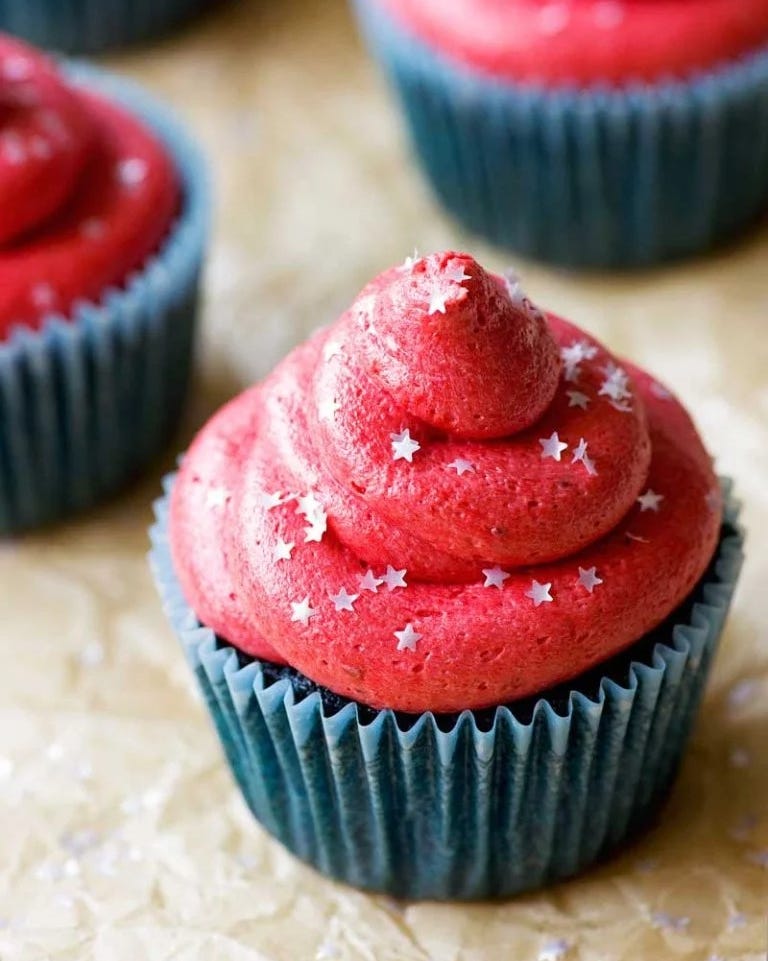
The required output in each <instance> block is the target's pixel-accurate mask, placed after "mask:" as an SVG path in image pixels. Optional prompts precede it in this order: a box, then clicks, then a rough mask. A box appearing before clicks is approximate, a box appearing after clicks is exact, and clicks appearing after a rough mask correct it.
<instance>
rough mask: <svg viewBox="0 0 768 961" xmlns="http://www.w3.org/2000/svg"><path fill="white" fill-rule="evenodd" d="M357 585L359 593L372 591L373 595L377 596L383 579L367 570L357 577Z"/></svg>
mask: <svg viewBox="0 0 768 961" xmlns="http://www.w3.org/2000/svg"><path fill="white" fill-rule="evenodd" d="M357 583H358V586H359V587H360V590H361V591H372V592H373V593H374V594H378V593H379V588H380V587H381V585H382V584H383V583H384V578H382V577H376V575H375V574H374V573H373V571H372V570H370V568H369V569H368V570H367V571H366V572H365V574H364V575H359V576H358V578H357Z"/></svg>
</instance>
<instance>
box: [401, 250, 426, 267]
mask: <svg viewBox="0 0 768 961" xmlns="http://www.w3.org/2000/svg"><path fill="white" fill-rule="evenodd" d="M420 260H421V257H420V256H419V252H418V250H417V249H416V248H415V247H414V248H413V256H412V257H406V258H405V260H404V261H403V263H402V265H401V266H400V267H398V270H402V271H411V270H413V268H414V267H415V266H416V264H417V263H418V262H419V261H420Z"/></svg>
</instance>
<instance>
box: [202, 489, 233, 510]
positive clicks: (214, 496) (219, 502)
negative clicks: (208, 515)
mask: <svg viewBox="0 0 768 961" xmlns="http://www.w3.org/2000/svg"><path fill="white" fill-rule="evenodd" d="M231 496H232V494H231V493H230V491H228V490H227V488H226V487H211V488H209V490H208V492H207V494H206V495H205V506H206V507H208V508H210V510H215V509H216V508H217V507H223V506H224V505H225V504H226V503H227V501H228V500H229V499H230V497H231Z"/></svg>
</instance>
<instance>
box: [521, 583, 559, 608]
mask: <svg viewBox="0 0 768 961" xmlns="http://www.w3.org/2000/svg"><path fill="white" fill-rule="evenodd" d="M551 587H552V583H551V582H550V583H549V584H539V582H538V581H536V580H533V581H531V589H530V590H529V591H526V592H525V596H526V597H530V599H531V600H532V601H533V606H534V607H538V606H539V604H550V603H551V602H552V599H553V598H552V595H551V594H550V592H549V591H550V588H551Z"/></svg>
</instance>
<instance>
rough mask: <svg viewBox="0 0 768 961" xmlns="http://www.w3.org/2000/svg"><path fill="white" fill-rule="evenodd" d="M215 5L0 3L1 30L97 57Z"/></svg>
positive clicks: (73, 0) (122, 0)
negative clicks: (95, 54)
mask: <svg viewBox="0 0 768 961" xmlns="http://www.w3.org/2000/svg"><path fill="white" fill-rule="evenodd" d="M215 2H216V0H0V30H3V31H5V32H6V33H13V34H16V35H17V36H19V37H21V38H23V39H24V40H27V41H28V42H29V43H33V44H35V45H36V46H39V47H45V48H47V49H51V50H59V51H61V52H63V53H70V54H89V53H98V52H99V51H102V50H107V49H110V48H116V47H123V46H127V45H129V44H133V43H138V42H139V41H142V40H149V39H151V38H153V37H156V36H161V35H163V34H165V33H168V32H169V31H170V30H171V29H172V28H174V27H177V26H180V25H181V24H183V23H185V22H186V21H187V20H189V19H190V18H191V17H192V16H194V15H195V14H197V13H199V12H200V11H202V10H204V9H205V8H207V7H211V6H213V5H214V3H215Z"/></svg>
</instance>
